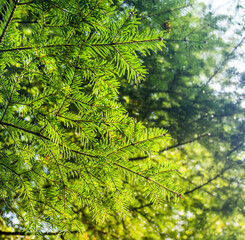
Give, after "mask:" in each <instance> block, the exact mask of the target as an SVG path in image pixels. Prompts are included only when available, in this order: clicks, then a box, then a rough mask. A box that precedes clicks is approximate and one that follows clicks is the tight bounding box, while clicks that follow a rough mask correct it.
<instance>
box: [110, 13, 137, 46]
mask: <svg viewBox="0 0 245 240" xmlns="http://www.w3.org/2000/svg"><path fill="white" fill-rule="evenodd" d="M132 15H134V13H133V12H130V15H128V17H127V18H126V19H125V21H124V23H123V24H122V26H121V27H120V28H119V29H118V31H117V33H116V35H115V37H114V38H113V40H112V42H114V41H115V39H116V38H117V36H118V34H119V33H120V32H121V31H122V29H123V27H124V26H125V24H126V23H127V21H128V20H129V19H130V18H131V16H132Z"/></svg>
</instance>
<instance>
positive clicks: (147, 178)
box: [113, 162, 181, 197]
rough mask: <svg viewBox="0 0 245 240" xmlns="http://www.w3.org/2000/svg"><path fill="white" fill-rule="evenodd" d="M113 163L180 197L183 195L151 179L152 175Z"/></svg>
mask: <svg viewBox="0 0 245 240" xmlns="http://www.w3.org/2000/svg"><path fill="white" fill-rule="evenodd" d="M113 164H114V165H116V166H118V167H120V168H123V169H125V170H126V171H128V172H131V173H133V174H135V175H137V176H140V177H142V178H144V179H146V180H147V181H151V182H153V183H155V184H156V185H158V186H160V187H162V188H164V189H165V190H167V191H168V192H171V193H173V194H174V195H177V196H178V197H181V193H177V192H175V191H173V190H171V189H169V188H167V187H165V186H163V185H162V184H160V183H159V182H157V181H155V180H153V179H151V178H150V177H146V176H144V175H142V174H140V173H138V172H135V171H133V170H132V169H129V168H127V167H125V166H122V165H121V164H119V163H115V162H114V163H113Z"/></svg>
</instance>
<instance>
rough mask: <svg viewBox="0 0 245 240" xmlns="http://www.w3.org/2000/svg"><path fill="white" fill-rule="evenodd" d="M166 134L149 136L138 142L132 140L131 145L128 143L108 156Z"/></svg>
mask: <svg viewBox="0 0 245 240" xmlns="http://www.w3.org/2000/svg"><path fill="white" fill-rule="evenodd" d="M164 136H166V134H163V135H160V136H156V137H152V138H148V139H145V140H141V141H138V142H132V143H131V144H129V145H126V146H124V147H121V148H119V149H117V150H116V151H114V152H111V153H109V154H107V155H106V156H107V157H109V156H110V155H113V154H116V153H118V152H120V151H122V150H124V149H125V148H129V147H132V146H135V145H138V144H141V143H145V142H149V141H152V140H156V139H159V138H162V137H164Z"/></svg>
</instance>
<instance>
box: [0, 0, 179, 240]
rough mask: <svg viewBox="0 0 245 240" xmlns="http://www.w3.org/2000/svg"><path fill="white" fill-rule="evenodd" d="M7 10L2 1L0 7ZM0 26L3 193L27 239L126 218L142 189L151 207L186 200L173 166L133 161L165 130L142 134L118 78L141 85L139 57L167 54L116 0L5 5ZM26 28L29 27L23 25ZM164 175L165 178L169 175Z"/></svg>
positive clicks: (158, 36)
mask: <svg viewBox="0 0 245 240" xmlns="http://www.w3.org/2000/svg"><path fill="white" fill-rule="evenodd" d="M2 4H4V3H2ZM4 7H5V15H4V16H3V23H2V24H1V37H0V43H1V49H0V54H1V64H0V67H1V89H0V93H1V97H0V99H1V119H0V125H1V160H0V172H1V179H0V181H1V191H0V194H1V195H0V199H1V201H2V203H3V204H4V209H5V211H6V212H9V211H10V212H11V213H16V214H17V216H18V218H20V219H21V221H23V222H22V227H23V228H24V230H25V231H27V232H31V233H32V234H35V235H36V237H37V236H38V235H42V232H43V231H47V230H48V231H57V230H58V231H59V232H64V233H63V235H65V236H66V237H67V235H66V234H67V233H69V232H70V231H84V227H83V223H82V222H81V221H79V219H78V217H76V215H79V213H80V211H81V209H84V208H86V209H87V211H88V212H89V213H88V215H89V216H90V218H91V219H93V220H95V221H98V222H103V221H105V220H106V219H108V218H109V216H110V212H116V213H117V215H118V217H119V218H120V217H122V216H123V215H125V214H126V212H127V209H128V204H129V202H132V201H133V199H134V198H135V197H134V192H133V191H132V188H130V187H124V181H127V182H128V183H129V184H130V185H131V184H141V189H140V191H141V192H142V194H144V196H145V197H146V198H147V199H148V200H149V201H151V202H155V203H161V202H162V201H164V199H166V198H170V197H174V198H179V197H181V192H180V189H179V188H178V187H177V185H176V183H174V181H173V178H172V175H175V174H176V173H178V172H177V171H176V170H175V169H174V168H173V166H171V165H164V164H158V163H154V162H151V163H146V164H135V163H133V162H130V161H129V158H130V157H133V156H134V155H135V154H136V153H137V152H142V153H144V154H146V153H147V154H154V152H158V150H159V145H160V144H161V145H163V144H164V142H166V140H168V139H169V136H168V134H167V133H166V130H161V129H157V128H153V129H145V128H144V127H143V125H142V124H141V123H140V122H137V121H136V120H134V119H133V118H130V117H128V115H127V113H126V111H125V109H124V108H123V107H122V105H121V104H120V103H119V102H118V100H117V98H118V87H119V85H120V83H119V77H120V76H122V75H125V74H126V75H127V80H128V81H131V80H134V81H135V83H136V84H137V85H138V84H139V82H140V81H141V79H142V78H143V77H144V76H145V74H146V70H145V68H144V67H143V65H142V62H141V61H140V60H139V58H138V56H137V54H136V51H137V52H138V53H141V54H144V55H145V54H147V53H149V51H150V50H151V51H156V50H159V49H161V48H162V47H164V44H163V41H162V34H163V33H162V32H161V31H153V30H149V29H148V30H145V31H143V32H142V33H140V32H139V31H138V24H139V22H138V18H137V15H136V14H135V13H134V10H133V9H132V10H131V11H129V10H125V11H122V12H119V11H115V7H113V6H112V2H110V1H89V2H88V1H69V4H67V1H45V2H44V1H33V2H31V3H25V2H20V3H19V2H18V1H14V2H7V1H6V2H5V5H4ZM23 23H25V24H24V25H23ZM163 176H164V177H163Z"/></svg>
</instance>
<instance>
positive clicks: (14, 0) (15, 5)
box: [0, 0, 19, 45]
mask: <svg viewBox="0 0 245 240" xmlns="http://www.w3.org/2000/svg"><path fill="white" fill-rule="evenodd" d="M13 2H14V6H13V9H12V11H11V13H10V16H9V18H8V20H7V23H6V25H5V27H4V29H3V32H2V34H1V36H0V45H1V44H2V40H3V37H4V35H5V34H6V32H7V30H8V27H9V24H10V22H11V20H12V18H13V16H14V12H15V10H16V7H17V4H18V2H19V0H13Z"/></svg>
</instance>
